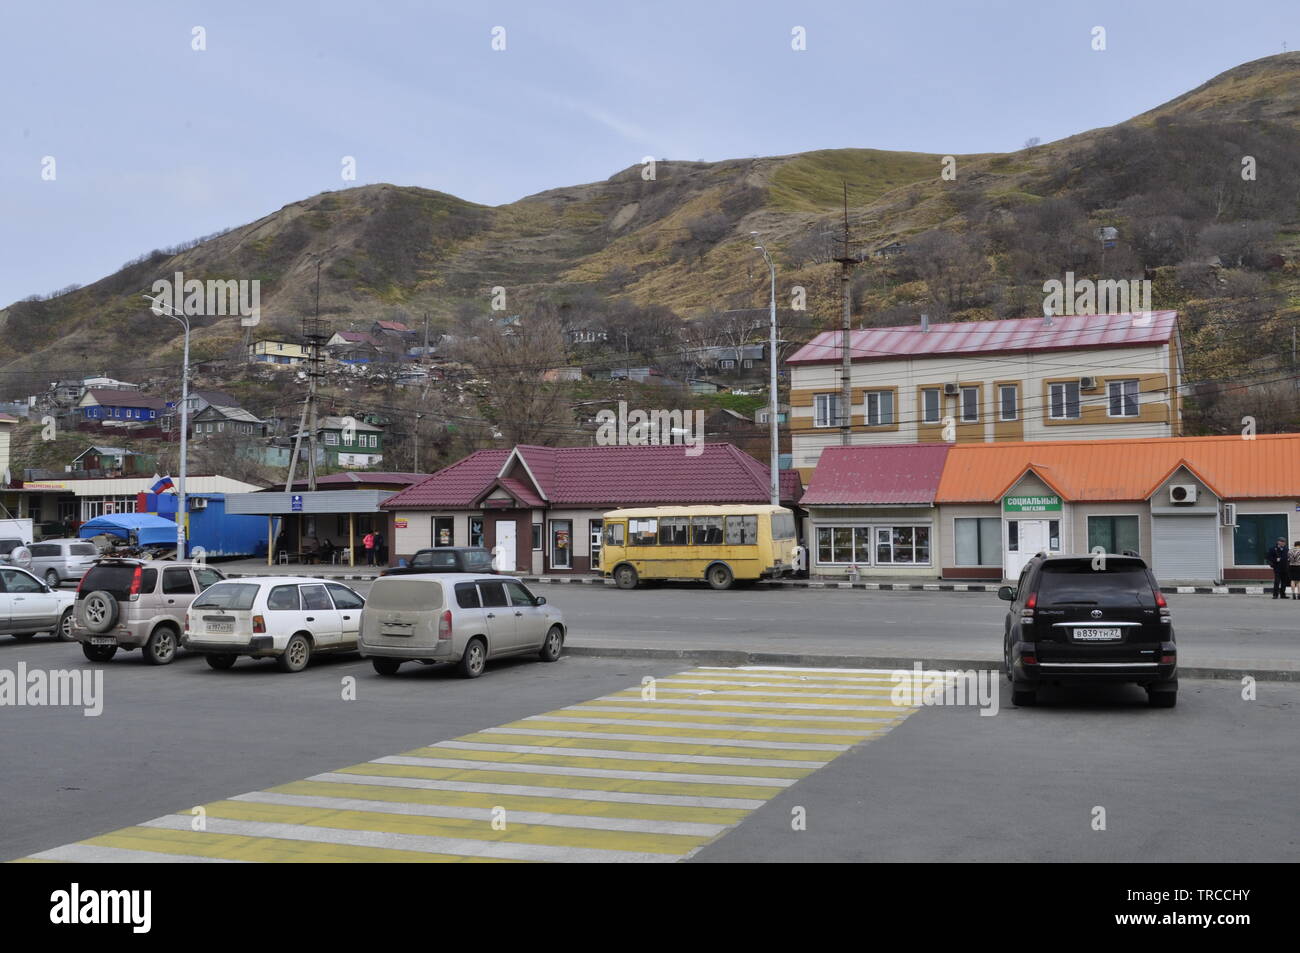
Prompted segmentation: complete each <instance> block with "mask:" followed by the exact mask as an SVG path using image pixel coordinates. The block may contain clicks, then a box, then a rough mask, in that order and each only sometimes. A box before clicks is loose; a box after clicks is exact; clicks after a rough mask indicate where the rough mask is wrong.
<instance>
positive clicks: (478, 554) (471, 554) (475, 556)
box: [462, 549, 492, 572]
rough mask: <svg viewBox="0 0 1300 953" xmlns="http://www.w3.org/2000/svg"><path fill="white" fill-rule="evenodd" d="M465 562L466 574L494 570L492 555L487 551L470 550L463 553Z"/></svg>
mask: <svg viewBox="0 0 1300 953" xmlns="http://www.w3.org/2000/svg"><path fill="white" fill-rule="evenodd" d="M462 556H463V558H464V561H465V572H490V571H491V570H492V554H491V553H489V552H488V551H487V550H485V549H478V550H470V551H468V552H465V553H462Z"/></svg>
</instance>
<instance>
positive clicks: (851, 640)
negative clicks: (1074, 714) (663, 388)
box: [355, 582, 1300, 667]
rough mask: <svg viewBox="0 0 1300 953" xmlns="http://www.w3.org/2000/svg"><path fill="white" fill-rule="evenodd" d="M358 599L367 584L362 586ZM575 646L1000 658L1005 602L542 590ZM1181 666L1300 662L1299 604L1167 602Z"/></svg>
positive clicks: (889, 595)
mask: <svg viewBox="0 0 1300 953" xmlns="http://www.w3.org/2000/svg"><path fill="white" fill-rule="evenodd" d="M355 587H356V588H357V590H358V591H359V592H361V593H362V594H365V593H366V592H368V591H369V587H370V583H369V582H365V583H357V584H356V586H355ZM532 590H533V591H534V592H535V593H537V594H538V595H544V596H546V598H547V599H548V600H549V601H551V602H553V603H554V604H555V605H557V606H559V607H560V609H561V610H562V611H563V612H564V613H565V618H566V620H567V621H568V623H569V627H570V639H569V641H570V643H571V644H573V645H577V646H624V647H630V646H654V647H659V648H703V649H737V648H738V649H747V650H749V651H755V652H802V653H810V654H823V655H834V654H843V655H849V656H879V657H902V656H909V657H910V656H921V657H926V658H962V659H987V660H989V661H991V662H999V663H1000V661H1001V659H1002V631H1003V620H1004V618H1005V616H1006V606H1007V603H1005V602H1001V601H999V600H998V598H997V595H996V594H995V593H992V592H987V593H974V592H905V591H899V592H879V591H871V590H850V589H767V588H764V587H761V586H756V587H754V588H751V589H737V590H731V591H727V592H714V591H713V590H711V589H708V588H707V587H705V586H703V585H698V586H692V585H689V584H680V585H664V586H658V587H653V588H642V589H636V590H632V591H627V592H625V591H622V590H618V589H615V588H613V587H607V586H592V585H574V584H538V585H534V586H532ZM1167 598H1168V599H1169V604H1170V606H1171V608H1172V609H1173V618H1174V628H1175V632H1176V634H1177V639H1178V644H1179V651H1180V661H1181V662H1182V664H1184V665H1188V666H1195V665H1205V664H1235V665H1240V666H1241V667H1250V666H1252V665H1260V664H1261V663H1264V662H1270V661H1275V660H1281V661H1283V662H1285V663H1287V664H1289V665H1292V666H1295V665H1297V664H1300V603H1295V602H1291V601H1289V600H1288V601H1281V600H1279V601H1276V602H1275V601H1273V600H1271V599H1259V598H1258V597H1247V596H1210V595H1190V594H1189V595H1171V596H1168V597H1167Z"/></svg>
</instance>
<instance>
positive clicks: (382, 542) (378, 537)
mask: <svg viewBox="0 0 1300 953" xmlns="http://www.w3.org/2000/svg"><path fill="white" fill-rule="evenodd" d="M375 559H376V561H377V562H378V563H379V565H381V566H387V565H388V540H386V539H384V531H383V530H382V529H377V530H375Z"/></svg>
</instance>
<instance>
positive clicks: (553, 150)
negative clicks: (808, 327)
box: [0, 0, 1300, 306]
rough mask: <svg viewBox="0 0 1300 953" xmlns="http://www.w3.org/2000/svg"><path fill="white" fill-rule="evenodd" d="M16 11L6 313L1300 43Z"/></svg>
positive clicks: (462, 16)
mask: <svg viewBox="0 0 1300 953" xmlns="http://www.w3.org/2000/svg"><path fill="white" fill-rule="evenodd" d="M128 10H129V11H132V12H130V13H127V12H126V11H128ZM3 21H4V22H3V32H0V97H3V104H4V109H3V116H4V122H3V127H2V128H0V240H2V242H3V246H2V248H0V251H2V252H3V255H2V256H0V306H3V305H5V304H8V303H10V302H12V301H14V300H16V299H19V298H22V297H25V296H27V295H29V294H33V293H46V292H49V291H53V290H55V289H56V288H60V287H63V286H65V285H68V284H71V283H73V282H76V283H80V284H88V283H90V282H91V281H94V280H96V279H98V278H101V277H103V276H104V275H106V274H109V273H111V272H112V271H114V270H116V269H117V268H118V267H120V266H121V265H122V264H123V263H124V262H125V261H127V260H128V259H130V258H134V257H136V256H137V255H140V254H142V253H145V252H148V251H149V250H151V249H153V248H157V247H162V246H167V245H172V244H176V243H177V242H181V241H184V240H186V239H189V238H194V237H196V236H199V235H204V234H208V233H210V232H213V231H216V230H218V229H220V228H225V227H228V226H234V225H240V224H243V223H245V222H248V221H251V220H253V219H256V218H259V217H260V216H262V215H265V214H267V213H268V212H271V211H273V210H275V209H277V208H279V207H281V206H282V205H285V204H287V203H289V202H293V201H297V200H299V199H301V198H304V197H306V196H309V195H313V194H315V193H317V192H320V191H321V190H323V189H339V188H344V187H346V186H349V185H360V184H366V183H373V182H392V183H396V184H401V185H419V186H423V187H426V188H431V189H440V190H442V191H445V192H450V193H453V194H455V195H458V196H460V197H462V198H465V199H469V200H471V201H475V202H482V203H485V204H490V205H496V204H500V203H504V202H510V201H513V200H515V199H518V198H521V197H523V196H526V195H530V194H532V193H535V192H539V191H542V190H544V189H548V188H553V187H557V186H561V185H572V184H576V183H581V182H590V181H595V180H600V179H604V178H607V177H609V176H610V175H612V174H613V173H615V172H617V171H618V170H620V169H623V168H626V167H627V166H629V165H632V164H634V163H637V162H639V161H640V160H641V158H642V157H643V156H647V155H653V156H655V157H658V158H669V159H706V160H716V159H726V158H733V157H745V156H751V155H782V154H786V153H791V152H801V151H805V150H809V149H825V148H836V147H845V146H853V147H873V148H880V149H906V150H916V151H923V152H937V153H967V152H992V151H1006V150H1014V149H1018V148H1021V146H1022V145H1023V144H1024V142H1025V140H1026V139H1028V138H1030V137H1031V136H1037V137H1039V138H1040V139H1042V140H1043V141H1044V142H1048V141H1051V140H1053V139H1058V138H1061V137H1063V136H1067V135H1070V134H1072V133H1076V132H1080V131H1083V130H1085V129H1090V128H1093V127H1096V126H1103V125H1110V124H1112V123H1115V122H1119V121H1121V120H1124V119H1127V118H1129V117H1130V116H1133V115H1135V114H1137V113H1140V112H1143V111H1144V110H1147V109H1150V108H1151V107H1153V106H1156V105H1158V104H1160V103H1162V102H1165V101H1167V100H1169V99H1171V98H1173V97H1174V96H1177V95H1178V94H1180V93H1183V92H1185V91H1187V90H1189V89H1191V88H1193V87H1195V86H1198V85H1200V84H1201V83H1203V82H1205V81H1206V80H1208V79H1210V78H1211V77H1212V76H1214V75H1215V74H1217V73H1219V72H1222V71H1223V70H1225V69H1229V68H1230V67H1232V66H1235V65H1237V64H1239V63H1242V62H1245V61H1248V60H1252V59H1257V58H1259V57H1261V56H1267V55H1270V54H1272V53H1278V52H1281V50H1282V44H1283V43H1284V42H1287V41H1289V46H1288V48H1290V49H1295V48H1296V47H1297V45H1300V2H1297V0H1254V2H1252V3H1250V4H1249V5H1245V4H1239V3H1224V2H1222V0H1214V2H1208V0H1121V2H1109V0H1108V2H1073V0H979V2H956V0H931V2H915V0H911V2H897V0H894V2H884V0H858V2H829V0H800V2H788V3H778V2H768V0H743V2H742V0H693V2H679V0H646V2H628V3H611V2H609V0H598V2H585V0H584V2H571V3H564V2H546V0H528V2H519V3H494V2H482V0H475V2H464V3H459V4H457V3H444V2H436V0H423V2H416V0H369V2H360V0H347V2H344V0H323V2H317V3H306V2H301V3H293V2H277V3H274V4H272V3H267V2H243V0H222V2H219V3H203V2H197V0H128V2H122V3H104V2H101V0H90V2H81V3H77V2H60V0H45V2H43V3H23V4H19V3H17V2H16V0H6V2H5V9H4V11H3ZM498 26H499V27H504V30H505V45H506V48H505V50H504V51H494V50H493V48H492V42H493V28H494V27H498ZM1095 26H1102V27H1104V28H1105V31H1106V33H1105V45H1106V49H1105V50H1104V51H1094V50H1093V49H1092V31H1093V28H1094V27H1095ZM195 27H202V28H203V29H204V31H205V34H206V37H205V39H206V47H207V48H206V49H205V50H201V51H199V50H195V49H193V48H192V46H193V43H194V38H193V29H194V28H195ZM795 27H803V28H804V30H805V35H806V45H807V48H806V49H805V50H802V51H796V50H794V49H792V30H793V29H794V28H795ZM47 156H50V157H53V158H54V166H53V169H54V173H55V178H54V179H53V180H47V179H43V178H42V169H43V168H45V169H48V168H49V165H48V163H46V162H45V157H47ZM344 156H353V157H355V159H356V180H355V181H354V182H345V181H344V180H343V179H342V177H341V171H342V161H343V157H344Z"/></svg>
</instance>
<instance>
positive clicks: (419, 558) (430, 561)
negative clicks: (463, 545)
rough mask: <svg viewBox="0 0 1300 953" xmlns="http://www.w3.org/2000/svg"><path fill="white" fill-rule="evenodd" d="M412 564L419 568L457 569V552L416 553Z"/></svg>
mask: <svg viewBox="0 0 1300 953" xmlns="http://www.w3.org/2000/svg"><path fill="white" fill-rule="evenodd" d="M411 566H412V567H414V568H418V569H455V568H456V554H455V553H451V552H444V553H439V552H432V553H416V554H415V555H414V556H413V557H412V558H411Z"/></svg>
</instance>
